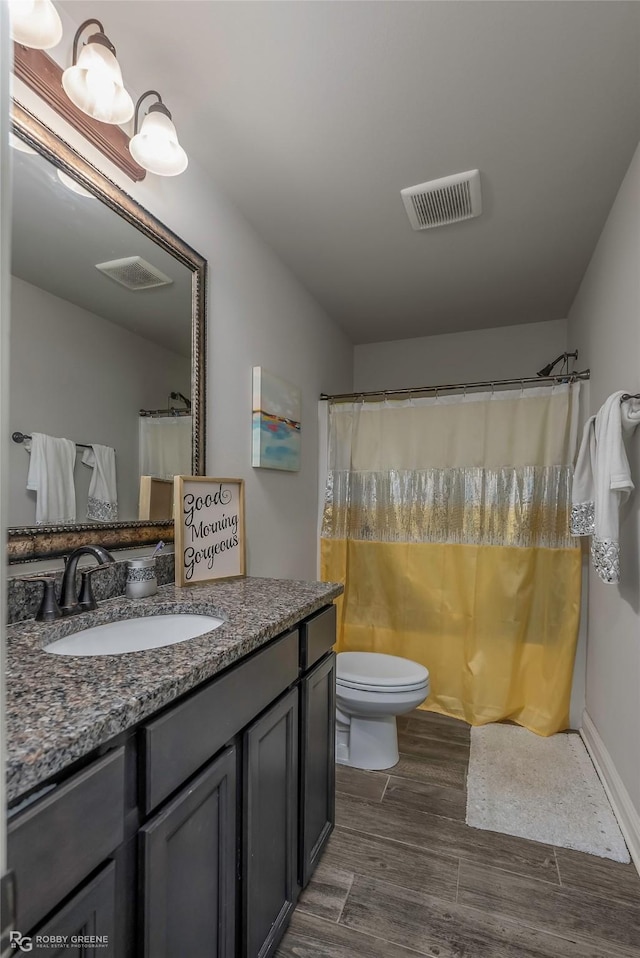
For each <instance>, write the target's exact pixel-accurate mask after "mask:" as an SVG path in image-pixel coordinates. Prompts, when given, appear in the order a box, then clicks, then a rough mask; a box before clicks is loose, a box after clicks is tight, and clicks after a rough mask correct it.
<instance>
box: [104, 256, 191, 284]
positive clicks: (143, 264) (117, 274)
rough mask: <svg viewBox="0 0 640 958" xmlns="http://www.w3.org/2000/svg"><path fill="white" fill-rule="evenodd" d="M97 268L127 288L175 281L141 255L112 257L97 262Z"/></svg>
mask: <svg viewBox="0 0 640 958" xmlns="http://www.w3.org/2000/svg"><path fill="white" fill-rule="evenodd" d="M96 269H99V270H100V272H101V273H104V274H105V276H108V277H109V278H110V279H115V281H116V283H120V285H121V286H126V287H127V289H151V288H152V287H153V286H169V285H170V284H171V283H173V280H172V279H169V277H168V276H165V275H164V273H161V272H160V270H159V269H157V268H156V267H155V266H152V265H151V264H150V263H147V261H146V260H144V259H142V257H141V256H125V258H124V259H112V260H111V261H110V262H108V263H96Z"/></svg>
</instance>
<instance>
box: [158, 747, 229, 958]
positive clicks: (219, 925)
mask: <svg viewBox="0 0 640 958" xmlns="http://www.w3.org/2000/svg"><path fill="white" fill-rule="evenodd" d="M236 800H237V796H236V750H235V747H232V748H228V749H226V750H225V751H224V752H223V753H222V755H220V756H219V758H217V759H215V760H214V761H213V762H211V764H210V765H209V766H207V768H206V769H205V771H204V772H202V773H201V774H200V775H198V776H197V778H195V779H194V780H193V781H192V782H191V783H190V784H189V785H187V786H186V787H185V788H184V789H183V791H182V792H180V793H179V795H178V796H177V797H176V798H174V799H173V800H172V801H170V802H169V803H168V804H167V806H166V807H165V808H164V809H163V810H162V811H160V812H159V813H158V814H157V815H156V816H155V817H154V818H153V819H152V820H151V821H150V822H149V823H148V824H147V825H145V826H144V827H143V828H142V829H141V830H140V841H141V849H140V859H141V868H142V881H143V889H144V891H143V908H144V916H143V935H144V947H143V954H144V955H145V958H176V956H178V955H185V956H186V955H194V956H196V955H197V956H198V958H233V955H234V951H235V921H236V913H235V898H236V869H235V865H236V860H235V858H236Z"/></svg>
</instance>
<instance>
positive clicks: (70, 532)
mask: <svg viewBox="0 0 640 958" xmlns="http://www.w3.org/2000/svg"><path fill="white" fill-rule="evenodd" d="M11 128H12V131H13V133H15V135H16V136H18V137H19V138H20V139H21V140H23V141H24V142H25V143H26V144H27V145H28V146H30V147H32V148H33V149H34V150H36V152H38V153H40V155H41V156H43V157H44V158H45V159H46V160H49V161H50V162H51V163H53V164H54V165H55V166H56V167H58V168H59V169H61V170H63V171H64V172H65V173H67V174H68V175H69V176H71V177H72V178H73V179H74V180H76V181H77V182H78V183H80V184H81V186H83V187H84V188H85V189H87V190H89V192H90V193H92V194H93V195H94V196H96V197H97V198H98V199H99V200H101V201H102V202H103V203H105V204H106V205H107V206H108V207H110V208H111V209H112V210H114V212H116V213H117V214H118V215H119V216H121V217H122V218H123V219H124V220H126V221H127V222H128V223H130V224H131V225H132V226H134V227H135V228H136V229H138V230H140V232H141V233H144V235H145V236H147V237H149V239H151V240H153V242H154V243H157V244H158V246H160V247H162V249H164V250H165V251H166V252H168V253H169V254H170V255H171V256H173V257H174V258H175V259H177V260H178V261H179V262H181V263H182V264H183V265H184V266H186V267H187V269H190V270H191V272H192V274H193V280H192V295H191V414H192V416H193V437H192V470H193V471H192V475H194V476H201V475H204V474H205V462H206V460H205V427H206V418H205V417H206V406H205V403H206V352H205V350H206V282H207V261H206V260H205V259H204V258H203V257H202V256H201V255H200V254H199V253H197V252H196V251H195V250H194V249H192V248H191V247H190V246H189V245H188V244H187V243H185V242H184V240H182V239H181V238H180V237H179V236H177V235H176V234H175V233H174V232H172V231H171V230H170V229H168V227H166V226H165V225H164V224H163V223H161V222H160V220H158V219H156V217H155V216H153V215H152V214H151V213H149V212H148V211H147V210H145V209H144V207H142V206H140V204H139V203H137V202H136V201H135V200H134V199H132V198H131V197H130V196H129V195H128V194H127V193H125V192H124V191H123V190H122V189H120V187H119V186H117V185H116V184H115V183H114V182H113V181H112V180H110V179H109V178H108V177H107V176H106V175H105V174H104V173H102V172H101V171H100V170H99V169H97V167H95V166H93V165H92V164H91V163H90V162H89V161H88V160H86V159H85V158H84V157H83V156H81V155H80V154H79V153H78V152H77V151H76V150H74V149H73V147H71V146H70V145H69V144H68V143H66V142H65V140H63V139H62V138H61V137H60V136H58V134H57V133H54V131H53V130H51V129H50V128H49V127H48V126H46V124H45V123H43V122H42V121H41V120H40V119H38V117H36V116H34V114H32V113H30V112H29V111H28V110H27V109H26V108H25V107H24V106H22V105H21V104H20V103H18V102H17V100H12V104H11ZM7 438H8V437H7ZM7 531H8V561H9V563H10V564H13V563H18V562H28V561H32V560H35V559H46V558H53V557H55V556H61V555H64V554H65V553H67V552H69V551H70V550H71V549H74V548H76V547H77V546H80V545H86V544H88V543H95V542H96V540H99V542H100V544H101V545H103V546H105V548H108V549H126V548H131V547H135V546H141V545H147V544H149V543H152V542H157V541H158V539H164V540H165V541H167V540H170V541H172V540H173V520H166V521H156V522H140V521H132V522H99V523H92V524H89V523H87V524H73V525H47V526H45V525H40V526H20V527H18V526H13V527H12V526H10V527H9V528H8V530H7Z"/></svg>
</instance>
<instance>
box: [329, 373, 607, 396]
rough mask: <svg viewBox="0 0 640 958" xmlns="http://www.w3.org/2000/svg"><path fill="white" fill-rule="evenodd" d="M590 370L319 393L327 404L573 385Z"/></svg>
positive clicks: (588, 375) (584, 377) (588, 374)
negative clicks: (383, 398) (417, 395)
mask: <svg viewBox="0 0 640 958" xmlns="http://www.w3.org/2000/svg"><path fill="white" fill-rule="evenodd" d="M590 377H591V370H589V369H583V370H582V372H579V373H564V375H559V376H529V377H526V376H525V377H524V378H520V379H490V380H488V381H487V382H482V383H446V384H445V385H442V386H413V387H412V388H411V389H372V390H371V391H369V392H357V393H334V394H333V395H327V393H320V399H326V400H328V401H329V402H350V401H351V400H353V399H367V398H370V397H373V396H413V395H414V394H416V393H436V395H437V394H438V393H441V392H447V391H450V390H452V389H483V388H484V389H489V388H492V389H493V388H494V387H495V386H533V385H538V386H539V385H541V384H543V383H575V382H577V381H578V380H579V379H589V378H590Z"/></svg>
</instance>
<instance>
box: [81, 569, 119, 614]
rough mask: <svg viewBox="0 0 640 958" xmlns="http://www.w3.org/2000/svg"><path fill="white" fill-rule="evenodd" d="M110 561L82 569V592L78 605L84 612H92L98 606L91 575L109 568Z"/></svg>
mask: <svg viewBox="0 0 640 958" xmlns="http://www.w3.org/2000/svg"><path fill="white" fill-rule="evenodd" d="M110 565H111V563H110V562H101V563H100V565H93V566H90V567H89V568H88V569H81V570H80V594H79V595H78V607H79V609H81V611H82V612H91V611H92V610H93V609H95V608H96V607H97V603H96V600H95V596H94V594H93V587H92V584H91V576H92V575H93V573H94V572H97V571H98V570H99V569H108V568H109V566H110Z"/></svg>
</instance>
